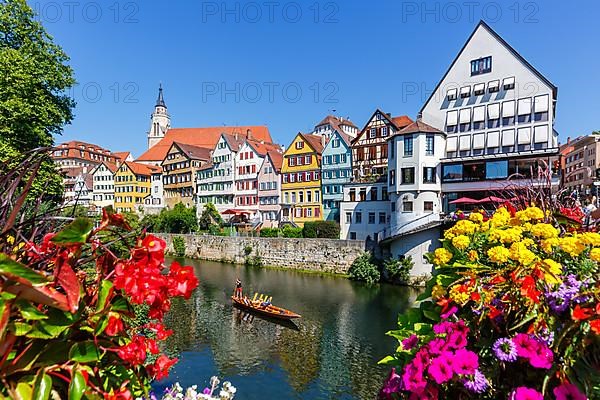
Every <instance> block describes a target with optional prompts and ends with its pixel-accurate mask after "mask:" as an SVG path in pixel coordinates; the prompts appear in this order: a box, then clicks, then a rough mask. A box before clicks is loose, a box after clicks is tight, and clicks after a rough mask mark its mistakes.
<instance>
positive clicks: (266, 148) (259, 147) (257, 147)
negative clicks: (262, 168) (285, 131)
mask: <svg viewBox="0 0 600 400" xmlns="http://www.w3.org/2000/svg"><path fill="white" fill-rule="evenodd" d="M246 143H248V146H250V147H252V149H253V150H254V151H255V152H256V153H257V154H258V155H260V156H262V157H264V156H266V155H267V153H268V152H270V151H273V152H280V153H281V146H279V145H278V144H273V143H263V142H259V141H256V140H246Z"/></svg>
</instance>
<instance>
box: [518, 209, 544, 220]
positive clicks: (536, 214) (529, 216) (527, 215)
mask: <svg viewBox="0 0 600 400" xmlns="http://www.w3.org/2000/svg"><path fill="white" fill-rule="evenodd" d="M515 217H517V218H518V219H519V220H520V221H521V222H528V221H532V220H540V219H544V212H543V211H542V210H540V209H539V208H538V207H527V208H526V209H524V210H522V211H517V212H516V213H515Z"/></svg>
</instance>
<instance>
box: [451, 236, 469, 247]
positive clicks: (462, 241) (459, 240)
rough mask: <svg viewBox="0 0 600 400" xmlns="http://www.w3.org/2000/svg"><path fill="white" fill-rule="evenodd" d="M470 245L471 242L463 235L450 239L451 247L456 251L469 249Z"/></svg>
mask: <svg viewBox="0 0 600 400" xmlns="http://www.w3.org/2000/svg"><path fill="white" fill-rule="evenodd" d="M470 243H471V240H470V239H469V237H468V236H465V235H458V236H455V237H454V238H453V239H452V245H453V246H454V247H456V248H457V249H458V250H465V249H466V248H467V247H469V244H470Z"/></svg>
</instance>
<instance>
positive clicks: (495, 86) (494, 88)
mask: <svg viewBox="0 0 600 400" xmlns="http://www.w3.org/2000/svg"><path fill="white" fill-rule="evenodd" d="M499 90H500V81H499V80H495V81H491V82H488V92H490V93H496V92H498V91H499Z"/></svg>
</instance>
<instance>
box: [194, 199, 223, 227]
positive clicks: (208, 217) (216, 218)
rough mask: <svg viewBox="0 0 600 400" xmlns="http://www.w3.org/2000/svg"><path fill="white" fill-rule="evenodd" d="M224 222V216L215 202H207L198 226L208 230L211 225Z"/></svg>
mask: <svg viewBox="0 0 600 400" xmlns="http://www.w3.org/2000/svg"><path fill="white" fill-rule="evenodd" d="M221 224H223V218H221V214H219V211H218V210H217V208H216V207H215V205H214V204H213V203H207V204H206V205H205V206H204V210H202V215H201V216H200V219H199V220H198V227H199V228H200V229H201V230H204V231H205V230H208V229H209V227H210V226H211V225H221Z"/></svg>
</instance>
